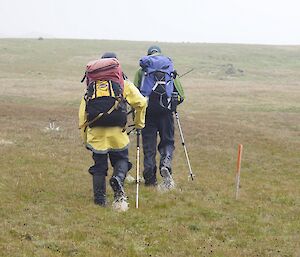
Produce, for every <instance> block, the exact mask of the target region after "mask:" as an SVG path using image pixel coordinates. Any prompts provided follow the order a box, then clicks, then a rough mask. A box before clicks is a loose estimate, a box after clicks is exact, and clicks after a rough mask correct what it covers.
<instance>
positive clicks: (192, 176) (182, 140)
mask: <svg viewBox="0 0 300 257" xmlns="http://www.w3.org/2000/svg"><path fill="white" fill-rule="evenodd" d="M175 117H176V120H177V125H178V129H179V133H180V137H181V144H182V145H183V149H184V152H185V157H186V161H187V164H188V166H189V176H190V177H191V179H192V180H194V174H193V172H192V167H191V163H190V159H189V156H188V152H187V149H186V146H185V142H184V138H183V133H182V129H181V125H180V121H179V115H178V112H177V111H175Z"/></svg>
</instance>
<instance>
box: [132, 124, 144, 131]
mask: <svg viewBox="0 0 300 257" xmlns="http://www.w3.org/2000/svg"><path fill="white" fill-rule="evenodd" d="M134 127H135V129H136V130H138V129H139V130H142V129H143V128H144V127H145V125H141V124H135V125H134Z"/></svg>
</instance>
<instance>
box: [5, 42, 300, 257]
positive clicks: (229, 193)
mask: <svg viewBox="0 0 300 257" xmlns="http://www.w3.org/2000/svg"><path fill="white" fill-rule="evenodd" d="M150 44H151V42H128V41H96V40H47V39H46V40H30V39H26V40H25V39H1V40H0V122H1V127H0V164H1V165H0V174H1V180H0V203H1V208H0V256H16V257H19V256H30V257H31V256H92V257H93V256H95V257H96V256H97V257H99V256H101V257H106V256H130V257H131V256H167V257H168V256H215V257H223V256H226V257H227V256H230V257H231V256H247V257H248V256H251V257H252V256H272V257H273V256H278V257H282V256H293V257H297V256H300V243H299V242H300V219H299V217H300V186H299V185H300V169H299V167H300V162H299V153H300V150H299V149H300V147H299V146H300V140H299V139H300V128H299V124H300V123H299V122H300V118H299V112H300V89H299V87H300V83H299V81H300V73H299V68H300V58H299V57H300V47H299V46H259V45H230V44H190V43H182V44H175V43H161V44H160V46H161V48H162V50H163V51H164V52H165V53H166V54H168V55H170V56H172V58H173V59H174V61H175V66H176V68H177V70H178V71H179V73H181V74H182V73H184V72H185V71H187V70H189V69H190V68H194V71H193V72H191V73H190V74H188V75H186V76H185V77H183V78H182V83H183V85H184V88H185V93H186V96H187V99H186V101H185V102H184V104H183V105H182V106H180V107H179V114H180V121H181V124H182V127H183V131H184V135H185V141H186V144H187V148H188V151H189V155H190V159H191V164H192V167H193V171H194V173H195V174H196V179H195V181H193V182H192V181H188V168H187V164H186V160H185V156H184V152H183V149H182V146H181V144H180V137H179V134H178V131H177V130H176V151H175V156H174V162H173V166H174V177H175V180H176V183H177V188H176V190H174V191H173V192H172V193H168V194H162V193H159V192H157V191H156V190H155V189H151V188H145V187H144V186H143V185H141V188H140V208H139V209H138V210H136V209H135V208H134V206H135V185H134V184H126V185H125V189H126V192H127V194H128V196H129V203H130V209H129V211H128V212H126V213H116V212H114V211H113V210H112V208H111V207H108V208H99V207H97V206H95V205H94V204H93V201H92V188H91V186H92V185H91V177H90V175H89V174H88V172H87V169H88V167H89V166H90V165H91V164H92V159H91V154H90V153H89V152H88V151H86V150H85V148H84V147H83V145H82V143H81V141H80V138H79V131H78V129H77V111H78V107H79V101H80V98H81V96H82V94H83V91H84V85H83V84H81V83H80V80H81V78H82V74H83V71H84V67H85V64H86V63H87V62H88V61H89V60H91V59H93V58H97V57H98V56H99V55H100V54H102V53H103V52H104V51H115V52H116V53H117V54H118V57H119V59H120V61H121V63H122V66H123V69H124V71H125V72H126V73H127V74H128V76H129V78H131V79H133V75H134V72H135V70H136V69H137V68H138V60H139V58H140V57H141V56H142V55H143V54H144V53H145V52H146V49H147V47H148V46H149V45H150ZM229 64H232V65H233V67H234V69H235V70H237V69H240V70H243V72H242V73H241V72H236V73H233V74H228V72H226V67H228V65H229ZM49 119H55V120H56V124H57V126H60V131H50V132H49V131H47V130H46V129H45V127H47V126H49ZM131 140H132V144H131V146H130V158H131V160H132V162H135V137H134V135H132V136H131ZM238 144H243V146H244V152H243V158H242V174H241V188H240V195H239V199H238V200H235V171H236V170H235V169H236V159H237V146H238ZM134 168H135V167H134ZM134 168H133V171H132V172H131V175H135V174H134ZM109 172H110V174H111V170H110V171H109ZM108 197H109V201H110V203H111V201H112V190H111V188H109V187H108Z"/></svg>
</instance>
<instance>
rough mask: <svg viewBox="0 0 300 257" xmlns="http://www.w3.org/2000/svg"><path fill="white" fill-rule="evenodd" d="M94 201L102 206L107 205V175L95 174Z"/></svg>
mask: <svg viewBox="0 0 300 257" xmlns="http://www.w3.org/2000/svg"><path fill="white" fill-rule="evenodd" d="M93 191H94V203H95V204H97V205H100V206H102V207H105V206H106V182H105V176H102V175H101V176H99V175H93Z"/></svg>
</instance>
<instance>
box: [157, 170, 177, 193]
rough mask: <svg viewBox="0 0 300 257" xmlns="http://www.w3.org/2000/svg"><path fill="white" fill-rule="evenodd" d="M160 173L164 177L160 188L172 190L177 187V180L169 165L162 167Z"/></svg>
mask: <svg viewBox="0 0 300 257" xmlns="http://www.w3.org/2000/svg"><path fill="white" fill-rule="evenodd" d="M160 173H161V175H162V177H163V182H162V183H161V184H160V189H161V190H163V191H166V190H171V189H174V188H175V182H174V180H173V177H172V175H171V173H170V171H169V169H168V168H167V167H164V166H163V167H161V169H160Z"/></svg>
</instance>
